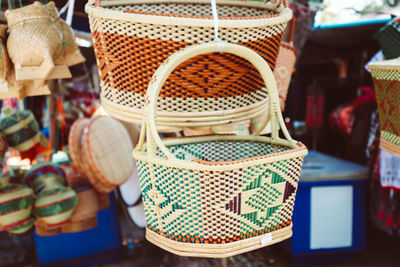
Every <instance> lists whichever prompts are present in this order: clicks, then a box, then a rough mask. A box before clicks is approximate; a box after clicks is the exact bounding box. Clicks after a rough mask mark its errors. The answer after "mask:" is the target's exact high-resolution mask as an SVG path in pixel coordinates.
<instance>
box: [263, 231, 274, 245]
mask: <svg viewBox="0 0 400 267" xmlns="http://www.w3.org/2000/svg"><path fill="white" fill-rule="evenodd" d="M271 242H272V235H271V234H266V235H265V236H263V237H262V238H261V246H266V245H268V244H269V243H271Z"/></svg>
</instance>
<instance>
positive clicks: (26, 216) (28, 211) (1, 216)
mask: <svg viewBox="0 0 400 267" xmlns="http://www.w3.org/2000/svg"><path fill="white" fill-rule="evenodd" d="M33 201H34V196H33V191H32V189H30V188H28V187H26V186H24V185H15V184H10V183H9V181H8V179H7V178H1V179H0V228H1V230H3V231H7V232H9V233H12V234H22V233H25V232H27V231H28V230H29V229H31V228H32V226H33V222H34V220H33V218H32V205H33Z"/></svg>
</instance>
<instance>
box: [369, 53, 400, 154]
mask: <svg viewBox="0 0 400 267" xmlns="http://www.w3.org/2000/svg"><path fill="white" fill-rule="evenodd" d="M368 68H369V69H370V70H371V75H372V78H373V82H374V88H375V94H376V102H377V104H378V113H379V125H380V128H381V142H380V146H381V149H383V150H385V151H387V152H390V153H392V154H394V155H396V156H398V157H400V58H397V59H392V60H386V61H382V62H377V63H371V64H369V65H368Z"/></svg>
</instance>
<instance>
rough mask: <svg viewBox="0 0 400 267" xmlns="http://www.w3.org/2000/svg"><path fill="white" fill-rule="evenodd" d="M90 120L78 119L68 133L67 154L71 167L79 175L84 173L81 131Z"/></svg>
mask: <svg viewBox="0 0 400 267" xmlns="http://www.w3.org/2000/svg"><path fill="white" fill-rule="evenodd" d="M89 123H90V120H89V119H87V118H80V119H78V120H76V121H75V122H74V123H73V124H72V126H71V130H70V132H69V137H68V144H69V154H70V156H71V161H72V162H71V165H72V167H74V168H75V170H77V171H78V172H80V173H84V169H83V168H82V164H81V163H82V160H83V158H82V145H81V138H82V135H83V130H84V129H85V128H86V127H87V126H88V125H89Z"/></svg>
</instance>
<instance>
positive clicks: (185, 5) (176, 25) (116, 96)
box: [86, 0, 292, 127]
mask: <svg viewBox="0 0 400 267" xmlns="http://www.w3.org/2000/svg"><path fill="white" fill-rule="evenodd" d="M277 2H278V4H277V3H276V2H275V1H274V2H269V3H261V2H251V1H247V2H246V1H227V0H219V1H217V3H218V14H219V37H220V39H221V40H223V41H226V42H230V43H237V44H241V45H244V46H246V47H249V48H251V49H253V50H254V51H256V52H257V53H259V54H260V55H261V56H262V57H263V58H264V59H265V60H266V61H267V62H268V64H269V66H270V67H271V68H272V69H274V67H275V62H276V58H277V55H278V52H279V45H280V42H281V39H282V36H283V32H284V29H285V27H286V24H287V22H288V21H289V20H290V18H291V17H292V12H291V10H290V9H289V8H287V7H285V6H284V5H283V4H282V3H281V2H282V1H277ZM276 5H277V6H276ZM86 12H87V13H88V14H89V21H90V26H91V32H92V38H93V43H94V48H95V54H96V58H97V61H98V68H99V72H100V80H101V88H102V92H101V101H102V105H103V107H104V109H105V110H106V111H107V112H108V113H109V114H110V115H112V116H113V117H116V118H118V119H123V120H126V121H130V122H135V123H140V122H141V119H142V114H143V106H144V97H145V94H146V88H147V86H148V84H149V82H151V81H150V80H151V76H152V75H153V73H154V72H155V70H156V69H157V67H158V66H159V65H160V64H161V63H162V62H163V61H164V60H166V59H167V57H168V56H170V55H171V54H172V53H174V52H176V51H178V50H179V49H181V48H184V47H186V46H189V45H192V44H198V43H205V42H210V41H212V40H213V38H214V20H213V17H212V13H211V7H210V1H209V0H191V1H187V0H161V1H155V0H147V1H145V0H125V1H96V3H95V1H94V0H90V1H89V2H88V4H87V5H86ZM266 95H267V93H266V91H265V88H264V87H263V82H262V78H261V77H260V75H259V73H258V72H257V71H256V69H255V68H254V67H252V66H251V64H249V63H248V62H246V61H245V60H243V59H242V58H240V57H237V56H235V55H230V54H223V53H209V54H205V55H200V56H198V57H196V58H192V59H190V60H188V61H186V62H182V64H181V65H180V66H179V67H177V68H176V69H175V71H174V72H173V73H172V74H171V75H170V77H169V79H168V80H167V81H166V83H165V84H164V87H163V89H162V90H161V93H160V98H159V100H158V110H159V111H158V113H157V117H158V119H157V125H159V126H169V125H171V124H174V125H176V126H187V125H185V123H187V122H189V121H190V122H192V121H193V124H192V126H197V127H200V126H208V125H210V122H211V121H212V122H213V124H214V125H218V124H226V123H229V122H232V121H233V122H235V121H239V120H241V118H242V117H243V116H247V119H250V118H252V117H254V116H256V115H257V114H261V113H263V112H264V111H265V109H266V105H265V103H266V102H267V100H266ZM244 111H246V112H244ZM257 112H258V113H257ZM171 120H172V121H171ZM176 120H181V124H176ZM199 120H200V122H199Z"/></svg>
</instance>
